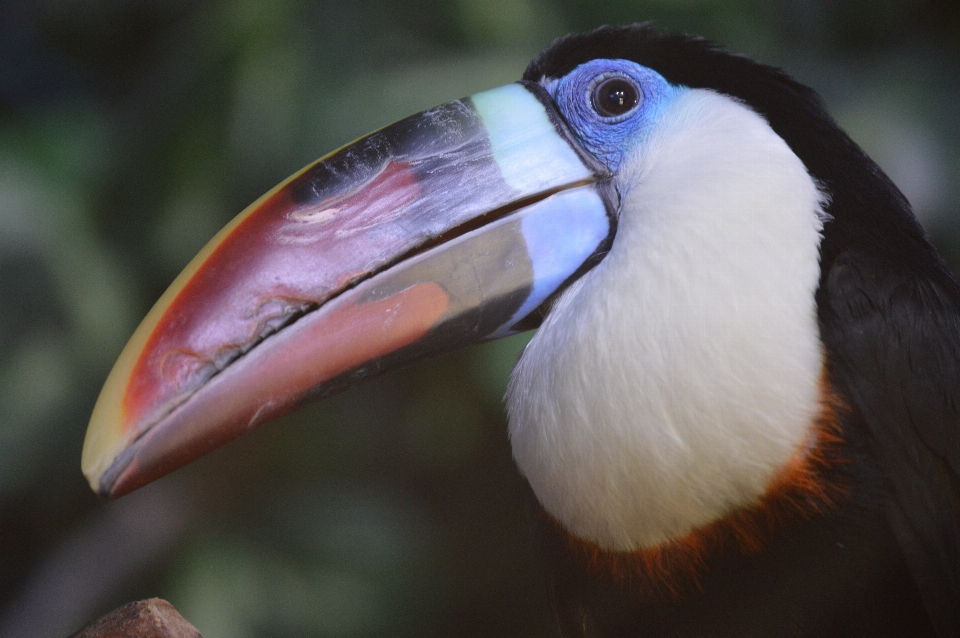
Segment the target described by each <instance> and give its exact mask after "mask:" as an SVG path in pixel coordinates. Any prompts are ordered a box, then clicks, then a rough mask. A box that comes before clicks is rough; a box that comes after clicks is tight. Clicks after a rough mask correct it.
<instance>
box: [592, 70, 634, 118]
mask: <svg viewBox="0 0 960 638" xmlns="http://www.w3.org/2000/svg"><path fill="white" fill-rule="evenodd" d="M639 103H640V92H639V91H638V90H637V87H636V86H634V85H633V83H631V82H629V81H627V80H626V79H624V78H610V79H609V80H604V81H603V82H601V83H600V84H599V85H597V88H595V89H594V90H593V107H594V108H595V109H596V111H597V113H599V114H600V115H601V116H603V117H616V116H618V115H623V114H624V113H626V112H628V111H630V110H632V109H633V108H634V107H635V106H637V104H639Z"/></svg>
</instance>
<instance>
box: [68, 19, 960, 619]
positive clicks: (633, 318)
mask: <svg viewBox="0 0 960 638" xmlns="http://www.w3.org/2000/svg"><path fill="white" fill-rule="evenodd" d="M534 328H536V329H537V332H536V333H535V335H534V336H533V338H532V339H531V340H530V342H529V344H528V345H527V346H526V348H525V350H524V352H523V354H522V356H521V358H520V360H519V362H518V364H517V366H516V368H515V370H514V371H513V374H512V376H511V379H510V382H509V385H508V388H507V394H506V398H505V402H506V409H507V413H508V418H509V438H510V443H511V446H512V450H513V456H514V458H515V460H516V463H517V466H518V468H519V470H520V472H521V473H522V475H523V476H524V477H525V478H526V479H527V481H528V482H529V485H530V487H531V488H532V492H533V493H534V494H535V495H536V499H537V501H538V502H539V512H540V513H539V514H538V516H537V517H535V518H534V519H533V520H534V521H535V523H534V524H535V527H536V533H537V536H538V537H539V538H540V539H541V544H540V548H541V549H540V552H541V555H542V559H543V563H544V567H545V569H546V574H547V578H546V581H545V582H546V584H547V587H548V590H549V596H550V598H551V600H552V602H553V605H554V608H555V611H556V619H557V623H556V627H557V634H558V635H560V636H564V637H566V636H738V637H744V636H764V637H770V636H820V637H823V636H911V637H916V636H939V637H941V638H943V637H948V636H960V412H958V409H960V288H958V285H957V282H956V281H955V280H954V279H953V278H952V277H951V275H950V274H949V273H948V271H947V269H946V268H945V266H944V264H943V262H942V261H941V259H940V258H939V257H938V255H937V253H936V252H935V250H934V249H933V247H932V246H931V245H930V243H928V241H927V239H926V237H925V235H924V232H923V230H922V229H921V227H920V225H919V224H918V222H917V220H916V219H915V217H914V216H913V214H912V212H911V209H910V205H909V204H908V202H907V200H906V199H905V198H904V196H903V195H902V194H901V193H900V191H899V190H898V189H897V188H896V186H894V184H893V183H892V182H891V181H890V180H889V179H888V178H887V177H886V176H885V175H884V174H883V172H882V171H881V170H880V169H879V168H878V167H877V165H876V164H875V163H874V162H873V161H872V160H871V159H870V158H868V157H867V156H866V155H865V154H864V152H863V151H862V150H861V149H860V148H859V147H858V146H857V145H856V144H855V143H854V142H853V141H851V139H850V138H849V137H848V136H847V135H846V134H845V133H844V132H843V131H842V130H841V129H840V128H839V127H838V126H837V124H836V123H835V122H834V120H833V119H832V118H831V117H830V116H829V115H828V114H827V112H826V111H825V109H824V106H823V104H822V102H821V100H820V98H819V97H818V95H817V94H816V93H815V92H814V91H813V90H811V89H810V88H807V87H806V86H803V85H801V84H800V83H798V82H796V81H795V80H793V79H791V78H790V77H789V76H788V75H787V74H785V73H784V72H782V71H780V70H778V69H775V68H772V67H770V66H766V65H764V64H760V63H757V62H754V61H752V60H750V59H748V58H746V57H742V56H740V55H735V54H732V53H729V52H727V51H725V50H724V49H722V48H721V47H719V46H717V45H714V44H712V43H710V42H708V41H706V40H704V39H701V38H697V37H692V36H687V35H677V34H671V33H667V32H664V31H661V30H660V29H658V28H656V27H654V26H652V25H650V24H635V25H631V26H624V27H603V28H599V29H597V30H595V31H592V32H589V33H585V34H578V35H570V36H566V37H563V38H561V39H559V40H558V41H556V42H555V43H554V44H553V45H551V46H550V47H549V48H548V49H546V50H545V51H544V52H542V53H541V54H539V55H538V56H537V57H536V58H535V59H534V60H533V62H532V63H531V64H530V66H529V67H528V68H527V70H526V72H525V73H524V75H523V79H522V80H520V81H519V82H517V83H514V84H509V85H506V86H503V87H500V88H496V89H492V90H487V91H483V92H480V93H476V94H474V95H472V96H470V97H468V98H464V99H460V100H456V101H453V102H449V103H447V104H443V105H441V106H438V107H435V108H432V109H430V110H427V111H424V112H422V113H419V114H417V115H413V116H411V117H408V118H406V119H404V120H401V121H399V122H397V123H395V124H392V125H390V126H387V127H386V128H383V129H381V130H379V131H376V132H374V133H372V134H370V135H368V136H366V137H363V138H361V139H360V140H358V141H356V142H354V143H352V144H349V145H347V146H345V147H343V148H341V149H339V150H337V151H334V152H333V153H331V154H329V155H327V156H325V157H323V158H322V159H320V160H318V161H317V162H315V163H313V164H311V165H309V166H307V167H306V168H304V169H303V170H301V171H300V172H299V173H296V174H295V175H293V176H292V177H290V178H289V179H287V180H286V181H284V182H283V183H281V184H280V185H279V186H277V187H276V188H274V189H273V190H272V191H270V192H269V193H267V194H266V195H264V196H263V197H261V198H260V199H259V200H258V201H257V202H255V203H254V204H253V205H251V206H250V207H249V208H247V209H246V210H245V211H244V212H242V213H241V214H240V215H239V216H238V217H236V218H235V219H234V220H233V221H231V222H230V223H229V224H228V225H227V226H226V227H225V228H224V229H223V230H222V231H220V233H219V234H217V235H216V236H215V237H214V238H213V239H212V240H211V241H210V243H209V244H207V246H206V247H205V248H204V249H203V250H202V252H201V253H200V254H199V255H197V257H196V258H194V260H193V261H192V262H190V264H189V265H188V266H187V268H186V269H185V270H184V271H183V273H182V274H181V275H180V276H179V277H178V278H177V279H176V280H175V281H174V282H173V284H172V285H171V286H170V288H169V289H168V290H167V291H166V293H165V294H164V295H163V296H162V297H161V298H160V300H159V301H158V302H157V303H156V305H155V306H154V307H153V309H152V310H151V311H150V312H149V314H148V315H147V316H146V318H145V319H144V320H143V323H142V324H141V325H140V327H139V328H138V329H137V331H136V332H135V334H134V335H133V337H132V338H131V339H130V342H129V343H128V345H127V346H126V348H125V349H124V350H123V352H122V354H121V355H120V358H119V360H118V361H117V363H116V365H115V367H114V368H113V370H112V372H111V373H110V376H109V377H108V379H107V381H106V384H105V386H104V388H103V391H102V393H101V395H100V397H99V399H98V401H97V403H96V406H95V409H94V412H93V415H92V418H91V423H90V427H89V430H88V433H87V437H86V441H85V445H84V450H83V461H82V464H83V471H84V473H85V474H86V476H87V477H88V479H89V481H90V483H91V485H92V486H93V489H94V490H95V491H96V492H97V493H98V494H100V495H102V496H104V497H116V496H120V495H123V494H126V493H128V492H130V491H132V490H134V489H136V488H138V487H140V486H142V485H144V484H146V483H148V482H150V481H153V480H155V479H157V478H159V477H161V476H163V475H165V474H167V473H168V472H170V471H172V470H174V469H175V468H177V467H179V466H181V465H183V464H185V463H187V462H189V461H191V460H192V459H194V458H196V457H198V456H200V455H202V454H204V453H206V452H208V451H210V450H212V449H214V448H216V447H218V446H220V445H222V444H224V443H226V442H227V441H229V440H231V439H234V438H235V437H238V436H240V435H241V434H243V433H244V432H246V431H247V430H249V429H250V428H252V427H255V426H258V425H260V424H262V423H265V422H267V421H269V420H271V419H273V418H275V417H277V416H278V415H280V414H283V413H286V412H288V411H291V410H294V409H296V408H297V407H298V406H300V405H302V404H303V403H304V402H307V401H311V400H314V399H319V398H322V397H324V396H327V395H330V394H331V393H334V392H337V391H339V390H342V389H344V388H347V387H350V386H352V385H354V384H356V383H358V382H360V381H361V380H363V379H367V378H369V377H371V376H373V375H376V374H380V373H382V372H384V371H386V370H390V369H395V368H397V367H398V366H401V365H405V364H409V363H411V362H412V361H416V360H420V359H423V358H425V357H429V356H433V355H436V354H438V353H442V352H447V351H450V350H452V349H455V348H461V347H463V346H466V345H470V344H476V343H480V342H484V341H488V340H492V339H497V338H500V337H503V336H507V335H511V334H515V333H518V332H521V331H525V330H531V329H534Z"/></svg>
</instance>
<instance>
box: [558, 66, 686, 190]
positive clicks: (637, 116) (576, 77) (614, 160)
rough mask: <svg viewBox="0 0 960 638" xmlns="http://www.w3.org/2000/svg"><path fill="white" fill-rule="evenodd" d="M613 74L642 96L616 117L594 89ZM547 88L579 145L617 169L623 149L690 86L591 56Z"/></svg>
mask: <svg viewBox="0 0 960 638" xmlns="http://www.w3.org/2000/svg"><path fill="white" fill-rule="evenodd" d="M609 78H622V79H623V80H626V81H627V82H629V83H631V84H632V85H633V86H634V88H635V89H636V90H637V94H638V96H639V97H640V99H639V101H638V103H637V105H636V106H635V107H634V108H633V109H632V110H630V111H628V112H626V113H623V114H621V115H618V116H615V117H604V116H602V115H601V114H600V113H598V112H597V109H596V106H595V102H594V92H595V90H596V89H597V88H598V87H599V86H600V85H601V84H602V83H603V82H604V81H606V80H607V79H609ZM544 88H545V89H546V90H547V92H548V93H550V96H551V97H553V99H554V101H555V102H556V104H557V108H558V109H559V110H560V112H561V113H562V114H563V116H564V117H565V118H566V119H567V122H568V123H569V124H570V127H571V128H572V129H573V130H574V132H575V133H577V135H578V137H579V141H580V143H581V144H583V146H584V147H585V148H586V149H587V150H588V151H590V152H591V153H592V154H593V155H595V156H596V157H597V159H599V160H600V161H601V162H603V163H604V164H606V165H607V167H608V168H609V169H610V170H611V171H612V172H614V173H616V172H617V170H618V169H619V168H620V162H621V161H622V159H623V155H624V153H625V152H627V151H628V150H629V149H631V148H636V147H637V145H639V144H642V143H643V142H644V138H645V137H646V136H647V134H649V132H650V130H651V129H652V128H653V125H654V123H656V121H657V120H658V119H659V118H660V116H661V115H662V114H663V113H664V112H665V111H666V109H667V108H669V106H670V104H671V103H672V102H673V100H674V99H676V97H677V96H678V95H680V94H681V93H683V92H684V91H686V90H687V89H685V88H684V87H678V86H674V85H672V84H670V83H669V82H667V81H666V80H665V79H664V78H663V76H661V75H660V74H659V73H657V72H656V71H653V70H651V69H648V68H647V67H645V66H640V65H639V64H637V63H635V62H629V61H627V60H591V61H590V62H586V63H584V64H581V65H580V66H578V67H577V68H575V69H574V70H573V71H571V72H570V73H568V74H567V75H565V76H563V77H562V78H560V79H557V80H550V81H548V82H545V83H544Z"/></svg>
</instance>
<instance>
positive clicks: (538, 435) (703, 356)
mask: <svg viewBox="0 0 960 638" xmlns="http://www.w3.org/2000/svg"><path fill="white" fill-rule="evenodd" d="M618 185H619V188H620V192H621V196H622V197H621V210H620V220H619V230H618V234H617V237H616V240H615V242H614V245H613V247H612V248H611V251H610V254H609V255H608V256H607V257H606V258H605V259H604V260H603V262H601V263H600V264H599V265H598V266H597V267H596V268H594V269H593V270H592V271H590V272H588V273H587V274H586V275H584V276H583V277H582V278H581V279H580V280H579V281H577V282H576V283H574V284H573V285H572V286H571V287H570V288H569V289H568V290H567V291H566V292H565V293H564V294H563V296H562V297H561V298H560V299H559V300H558V301H557V303H556V304H555V306H554V307H553V309H552V310H551V312H550V313H549V314H548V316H547V318H546V320H545V322H544V324H543V326H542V327H541V329H540V331H539V332H538V333H537V335H536V336H535V337H534V338H533V340H532V341H531V342H530V344H529V345H528V346H527V349H526V351H525V352H524V354H523V357H522V358H521V361H520V364H519V365H518V366H517V368H516V370H515V371H514V374H513V377H512V380H511V383H510V387H509V389H508V393H507V407H508V411H509V415H510V438H511V443H512V446H513V454H514V457H515V458H516V461H517V463H518V465H519V467H520V468H521V471H522V472H523V473H524V475H525V476H526V477H527V478H528V480H529V481H530V484H531V485H532V486H533V489H534V491H535V492H536V494H537V497H538V498H539V499H540V501H541V503H542V505H543V506H544V507H545V508H546V510H547V511H548V512H549V513H550V514H551V515H552V516H554V517H555V518H556V519H557V520H559V521H560V522H561V523H562V524H563V525H564V526H565V527H566V528H567V529H568V530H569V531H570V532H571V533H573V534H574V535H576V536H578V537H580V538H584V539H587V540H590V541H593V542H595V543H597V544H598V545H599V546H600V547H602V548H604V549H611V550H633V549H638V548H643V547H651V546H655V545H657V544H660V543H663V542H664V541H667V540H670V539H675V538H678V537H680V536H682V535H684V534H686V533H688V532H690V531H691V530H693V529H695V528H697V527H700V526H703V525H705V524H708V523H710V522H711V521H714V520H716V519H718V518H720V517H722V516H723V515H724V514H725V513H728V512H729V511H731V510H732V509H735V508H738V507H744V506H749V505H751V504H754V503H755V502H756V501H757V500H758V499H759V498H760V497H761V496H762V495H763V494H764V492H765V491H766V490H767V489H768V487H769V486H770V482H771V480H772V479H773V477H774V475H775V474H776V473H777V472H778V470H780V469H781V468H782V467H783V466H784V465H785V464H786V463H787V462H788V461H789V459H790V458H791V457H792V456H794V455H795V454H796V453H797V452H798V450H799V449H801V448H802V446H804V445H805V444H807V442H808V436H809V432H810V428H811V424H812V423H813V421H814V419H815V418H816V416H817V414H818V411H819V390H818V383H819V379H820V375H821V370H822V366H823V354H822V349H821V344H820V338H819V330H818V326H817V318H816V305H815V300H814V294H815V292H816V289H817V284H818V280H819V275H820V269H819V245H820V238H821V230H822V226H823V220H824V213H823V212H822V211H823V208H824V204H825V202H824V199H825V198H824V195H823V194H822V193H821V192H820V191H819V190H818V188H817V185H816V184H815V182H814V181H813V179H812V178H811V177H810V176H809V174H808V173H807V171H806V169H805V167H804V165H803V163H802V162H801V161H800V160H799V159H798V158H797V157H796V156H795V155H794V154H793V152H792V151H791V150H790V148H789V147H788V146H787V145H786V144H785V143H784V141H783V140H782V139H781V138H780V137H778V136H777V135H776V133H774V132H773V130H772V129H771V128H770V126H769V125H768V124H767V122H766V121H765V120H764V119H763V118H762V117H760V116H759V115H757V114H756V113H755V112H753V111H752V110H750V109H749V108H748V107H746V106H744V105H742V104H741V103H739V102H737V101H735V100H733V99H731V98H729V97H726V96H723V95H720V94H717V93H714V92H710V91H704V90H689V91H686V92H684V93H683V94H682V95H680V96H679V97H678V98H677V99H676V101H675V103H674V104H673V105H672V106H671V108H670V109H669V111H668V112H666V113H664V114H663V116H662V117H661V118H660V120H659V121H658V122H657V125H656V128H655V130H653V131H652V133H651V135H650V137H649V138H648V139H647V141H646V142H645V143H644V144H642V145H640V147H639V148H638V149H637V150H636V151H635V152H634V154H633V155H628V156H626V157H625V158H624V160H623V163H622V165H621V168H620V171H619V184H618Z"/></svg>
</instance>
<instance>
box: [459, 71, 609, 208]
mask: <svg viewBox="0 0 960 638" xmlns="http://www.w3.org/2000/svg"><path fill="white" fill-rule="evenodd" d="M470 101H471V102H473V106H474V108H475V109H476V111H477V113H479V115H480V119H481V120H482V121H483V127H484V129H485V130H486V132H487V135H488V137H489V139H490V145H491V147H492V149H493V157H494V159H495V160H496V162H497V165H498V166H499V167H500V172H501V173H502V175H503V179H504V181H505V182H506V183H507V184H509V185H510V186H512V187H513V188H515V189H517V190H518V191H520V192H523V193H529V192H537V191H539V190H542V189H543V188H544V187H548V186H549V185H553V184H569V183H575V182H580V181H586V180H592V179H593V174H592V172H591V171H590V169H589V168H587V167H586V166H585V165H584V163H583V160H581V159H580V158H579V157H578V156H577V154H576V152H575V151H574V150H573V149H572V148H571V147H570V145H569V144H568V143H567V142H565V141H564V140H563V138H562V137H560V135H558V134H557V128H556V126H554V124H553V122H551V121H550V118H549V116H548V115H547V111H546V109H545V108H544V106H543V104H541V103H540V100H538V99H537V98H536V97H535V96H534V95H533V93H531V92H530V91H528V90H527V89H525V88H524V87H523V85H521V84H507V85H506V86H501V87H498V88H496V89H491V90H489V91H483V92H482V93H475V94H474V95H471V96H470Z"/></svg>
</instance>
